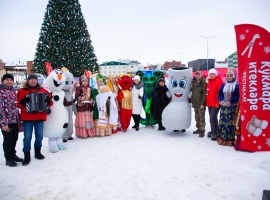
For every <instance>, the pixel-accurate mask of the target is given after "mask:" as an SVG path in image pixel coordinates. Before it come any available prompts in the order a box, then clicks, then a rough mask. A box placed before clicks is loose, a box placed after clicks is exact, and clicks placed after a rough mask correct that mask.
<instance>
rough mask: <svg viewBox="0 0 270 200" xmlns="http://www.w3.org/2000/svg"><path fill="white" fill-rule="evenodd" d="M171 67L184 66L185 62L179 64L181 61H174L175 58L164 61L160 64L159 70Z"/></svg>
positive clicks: (166, 69)
mask: <svg viewBox="0 0 270 200" xmlns="http://www.w3.org/2000/svg"><path fill="white" fill-rule="evenodd" d="M172 67H186V65H185V64H181V61H179V62H178V61H175V60H172V61H165V62H164V64H163V66H161V70H164V71H168V69H169V68H172Z"/></svg>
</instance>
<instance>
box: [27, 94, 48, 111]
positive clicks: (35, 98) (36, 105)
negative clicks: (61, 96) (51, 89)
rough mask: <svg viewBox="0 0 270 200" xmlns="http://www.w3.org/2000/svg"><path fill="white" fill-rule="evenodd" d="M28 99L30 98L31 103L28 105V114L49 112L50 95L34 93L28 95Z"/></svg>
mask: <svg viewBox="0 0 270 200" xmlns="http://www.w3.org/2000/svg"><path fill="white" fill-rule="evenodd" d="M26 97H29V98H30V102H28V103H26V112H28V113H30V112H47V111H48V110H49V105H48V103H47V101H46V100H47V99H48V98H49V96H48V93H42V92H33V93H30V94H27V95H26Z"/></svg>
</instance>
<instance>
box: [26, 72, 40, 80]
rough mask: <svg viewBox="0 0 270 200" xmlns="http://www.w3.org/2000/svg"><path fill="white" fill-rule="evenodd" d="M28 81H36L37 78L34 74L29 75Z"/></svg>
mask: <svg viewBox="0 0 270 200" xmlns="http://www.w3.org/2000/svg"><path fill="white" fill-rule="evenodd" d="M30 79H36V80H38V77H37V75H35V74H30V75H29V76H28V77H27V81H29V80H30Z"/></svg>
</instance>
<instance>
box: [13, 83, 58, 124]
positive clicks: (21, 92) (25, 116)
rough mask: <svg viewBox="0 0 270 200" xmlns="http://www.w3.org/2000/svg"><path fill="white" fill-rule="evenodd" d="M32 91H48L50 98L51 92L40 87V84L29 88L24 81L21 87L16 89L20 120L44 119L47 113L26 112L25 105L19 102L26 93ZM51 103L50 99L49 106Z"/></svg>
mask: <svg viewBox="0 0 270 200" xmlns="http://www.w3.org/2000/svg"><path fill="white" fill-rule="evenodd" d="M32 92H44V93H48V94H49V97H50V98H51V94H50V93H49V92H48V91H47V90H45V89H44V88H42V87H40V84H39V83H38V87H36V88H29V87H28V86H27V83H24V85H23V88H21V89H20V90H19V91H18V94H17V99H18V108H20V109H21V115H20V120H21V121H46V119H47V114H46V113H45V112H30V113H28V112H26V105H25V104H22V103H20V102H21V100H23V99H24V97H25V95H26V94H29V93H32ZM52 104H53V102H52V100H50V106H51V105H52Z"/></svg>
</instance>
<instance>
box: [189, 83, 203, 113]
mask: <svg viewBox="0 0 270 200" xmlns="http://www.w3.org/2000/svg"><path fill="white" fill-rule="evenodd" d="M206 85H207V83H206V81H205V79H204V78H201V79H200V80H199V82H197V79H196V78H194V79H193V80H192V81H191V90H192V97H191V103H192V106H193V107H194V108H198V107H200V106H201V105H203V106H205V98H206Z"/></svg>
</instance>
